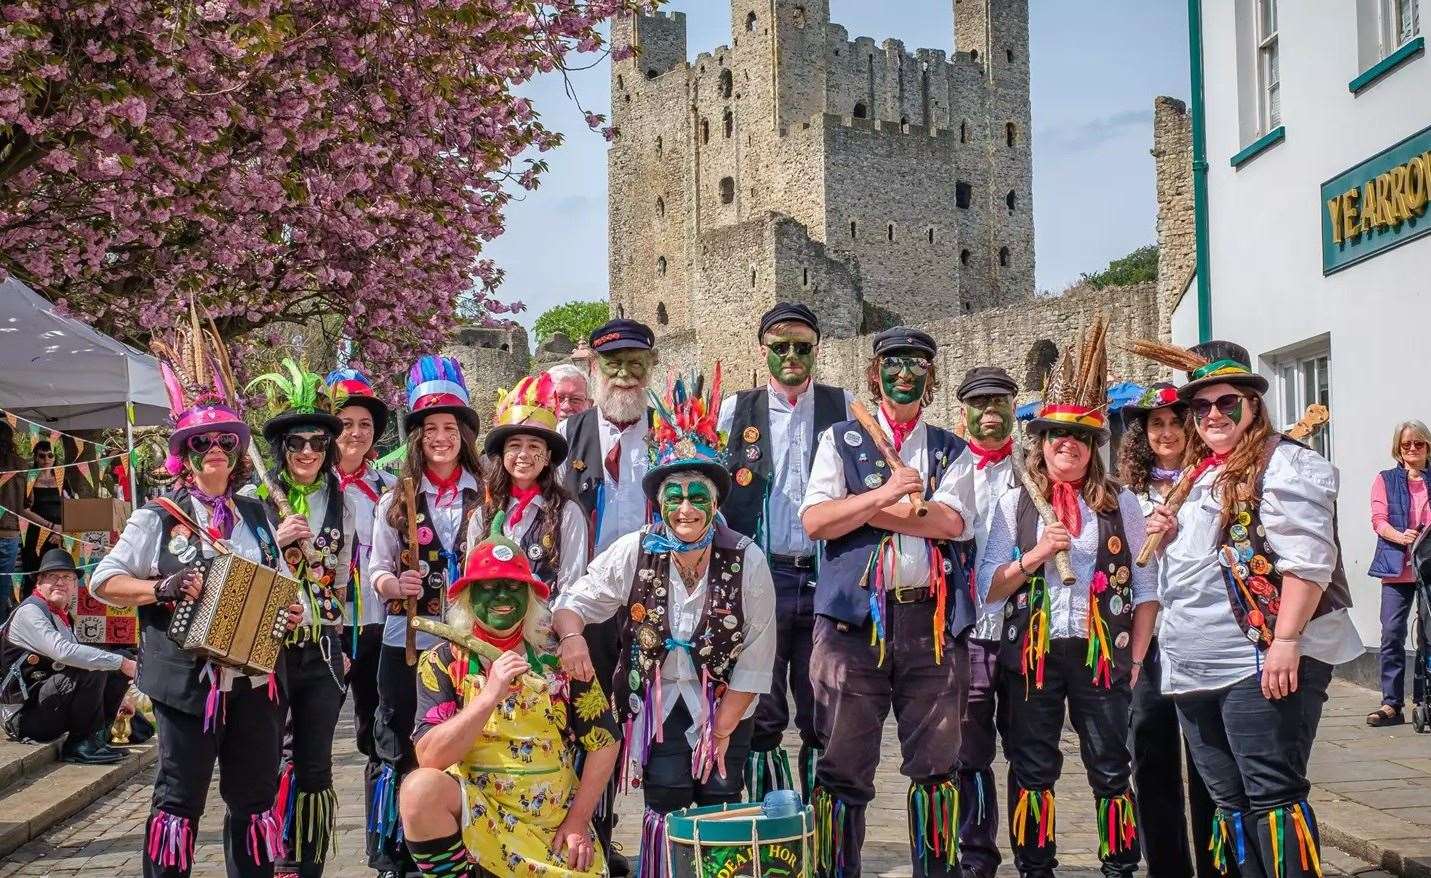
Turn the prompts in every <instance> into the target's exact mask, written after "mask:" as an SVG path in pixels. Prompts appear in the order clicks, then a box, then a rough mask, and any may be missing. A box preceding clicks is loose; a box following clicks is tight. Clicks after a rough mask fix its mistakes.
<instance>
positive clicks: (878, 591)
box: [860, 534, 899, 668]
mask: <svg viewBox="0 0 1431 878" xmlns="http://www.w3.org/2000/svg"><path fill="white" fill-rule="evenodd" d="M898 567H899V558H898V557H896V555H895V550H894V538H893V537H891V536H890V535H889V534H886V535H885V536H884V537H883V538H881V539H880V541H879V544H878V545H876V546H875V550H874V551H873V552H872V553H870V560H869V565H868V566H866V567H865V575H864V576H863V577H862V579H861V581H860V587H861V588H864V589H867V590H868V591H869V593H870V646H872V647H875V648H876V649H878V650H879V660H878V661H877V662H876V664H875V666H876V667H880V668H882V667H884V653H885V621H886V614H885V610H886V607H887V601H886V600H885V597H886V594H885V593H886V591H887V589H888V588H889V585H888V583H887V582H886V577H885V571H887V570H897V569H898ZM896 585H897V584H896Z"/></svg>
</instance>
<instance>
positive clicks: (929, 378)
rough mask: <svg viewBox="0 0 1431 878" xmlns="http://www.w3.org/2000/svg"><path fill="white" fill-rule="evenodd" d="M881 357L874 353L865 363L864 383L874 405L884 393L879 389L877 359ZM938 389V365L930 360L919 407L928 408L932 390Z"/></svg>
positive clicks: (932, 396) (931, 399) (882, 397)
mask: <svg viewBox="0 0 1431 878" xmlns="http://www.w3.org/2000/svg"><path fill="white" fill-rule="evenodd" d="M881 359H883V357H882V356H881V355H879V354H876V355H875V356H873V357H870V361H869V363H868V364H866V365H865V384H866V385H867V386H868V387H869V391H870V400H871V401H872V402H874V403H875V404H876V405H878V404H879V401H880V400H882V399H884V394H883V392H881V390H880V380H879V361H880V360H881ZM938 389H939V367H938V366H937V365H935V363H934V361H933V360H931V361H930V363H929V372H928V373H927V374H926V380H925V382H924V396H923V397H922V398H921V399H920V400H919V405H920V407H922V408H928V407H929V404H930V403H932V402H934V391H936V390H938Z"/></svg>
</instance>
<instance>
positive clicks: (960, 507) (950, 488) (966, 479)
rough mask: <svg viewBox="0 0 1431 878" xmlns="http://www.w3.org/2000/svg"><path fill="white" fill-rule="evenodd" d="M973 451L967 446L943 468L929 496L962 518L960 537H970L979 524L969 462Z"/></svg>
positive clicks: (972, 469) (972, 471)
mask: <svg viewBox="0 0 1431 878" xmlns="http://www.w3.org/2000/svg"><path fill="white" fill-rule="evenodd" d="M973 456H974V453H973V452H972V451H969V450H968V449H967V448H966V449H965V450H964V452H963V453H962V454H960V455H959V457H958V458H956V459H955V460H954V462H953V463H951V464H950V465H949V467H948V468H947V469H945V470H944V477H943V478H942V479H940V480H939V487H937V488H935V490H934V496H933V497H932V498H931V499H933V500H935V501H936V502H938V503H943V504H944V505H945V506H948V507H949V508H950V509H953V510H954V511H955V512H957V513H959V517H960V518H962V519H964V533H963V534H962V535H961V537H960V539H972V538H973V536H974V530H975V528H977V527H978V526H979V502H978V500H976V499H975V497H974V467H973V466H972V464H971V463H970V460H971V458H973Z"/></svg>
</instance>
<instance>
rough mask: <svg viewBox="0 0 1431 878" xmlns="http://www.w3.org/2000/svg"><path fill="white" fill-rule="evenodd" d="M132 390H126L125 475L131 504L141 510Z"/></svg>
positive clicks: (126, 388)
mask: <svg viewBox="0 0 1431 878" xmlns="http://www.w3.org/2000/svg"><path fill="white" fill-rule="evenodd" d="M129 397H130V389H129V387H128V384H127V382H126V386H125V388H124V441H125V445H126V446H127V453H126V454H125V455H124V475H125V478H126V479H128V481H129V502H130V504H131V505H132V506H133V508H135V509H138V508H139V489H138V476H137V474H136V473H135V472H134V401H133V400H132V399H130V398H129Z"/></svg>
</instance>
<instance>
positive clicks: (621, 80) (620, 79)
mask: <svg viewBox="0 0 1431 878" xmlns="http://www.w3.org/2000/svg"><path fill="white" fill-rule="evenodd" d="M616 90H617V91H625V90H626V77H624V76H622V75H621V74H619V73H618V74H616Z"/></svg>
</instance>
